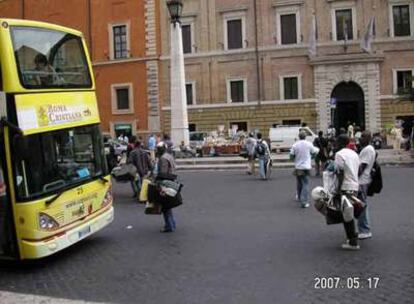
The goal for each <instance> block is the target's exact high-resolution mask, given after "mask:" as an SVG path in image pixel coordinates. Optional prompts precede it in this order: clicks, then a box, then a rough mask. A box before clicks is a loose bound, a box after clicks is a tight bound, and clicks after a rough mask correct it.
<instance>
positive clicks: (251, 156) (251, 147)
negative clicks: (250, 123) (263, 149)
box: [245, 133, 257, 175]
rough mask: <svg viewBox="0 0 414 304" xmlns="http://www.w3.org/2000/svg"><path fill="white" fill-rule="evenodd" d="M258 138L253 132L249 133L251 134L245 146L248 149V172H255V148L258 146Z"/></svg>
mask: <svg viewBox="0 0 414 304" xmlns="http://www.w3.org/2000/svg"><path fill="white" fill-rule="evenodd" d="M256 142H257V141H256V139H255V138H254V136H253V133H249V136H248V137H247V138H246V142H245V146H246V151H247V174H250V175H251V174H253V175H254V174H255V171H256V170H255V158H256V157H255V148H256Z"/></svg>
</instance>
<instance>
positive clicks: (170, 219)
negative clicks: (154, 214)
mask: <svg viewBox="0 0 414 304" xmlns="http://www.w3.org/2000/svg"><path fill="white" fill-rule="evenodd" d="M156 154H157V157H158V174H157V177H156V180H157V181H159V180H163V179H176V177H177V176H176V170H175V167H176V166H175V160H174V157H173V156H172V155H171V154H170V152H169V151H168V148H167V145H166V144H165V143H164V142H159V143H158V144H157V151H156ZM162 215H163V218H164V227H163V229H161V231H160V232H174V231H175V229H176V222H175V219H174V215H173V212H172V209H167V208H164V207H163V208H162Z"/></svg>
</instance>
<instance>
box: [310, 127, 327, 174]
mask: <svg viewBox="0 0 414 304" xmlns="http://www.w3.org/2000/svg"><path fill="white" fill-rule="evenodd" d="M313 145H314V146H315V147H317V148H318V149H319V152H318V154H316V156H315V170H316V174H315V175H316V176H320V175H321V171H323V169H324V168H325V164H326V160H327V159H328V141H327V140H326V139H325V138H324V137H323V131H319V132H318V137H316V138H315V140H314V141H313ZM321 168H322V170H321Z"/></svg>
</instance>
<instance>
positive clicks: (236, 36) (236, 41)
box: [227, 19, 243, 50]
mask: <svg viewBox="0 0 414 304" xmlns="http://www.w3.org/2000/svg"><path fill="white" fill-rule="evenodd" d="M242 47H243V34H242V20H241V19H238V20H229V21H227V49H229V50H232V49H241V48H242Z"/></svg>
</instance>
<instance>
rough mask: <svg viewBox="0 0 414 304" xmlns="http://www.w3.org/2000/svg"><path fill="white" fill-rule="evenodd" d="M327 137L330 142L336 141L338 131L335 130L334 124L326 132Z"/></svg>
mask: <svg viewBox="0 0 414 304" xmlns="http://www.w3.org/2000/svg"><path fill="white" fill-rule="evenodd" d="M326 136H327V138H328V141H329V140H332V141H335V138H336V130H335V128H334V126H333V125H332V124H331V125H329V128H328V130H327V131H326Z"/></svg>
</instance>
